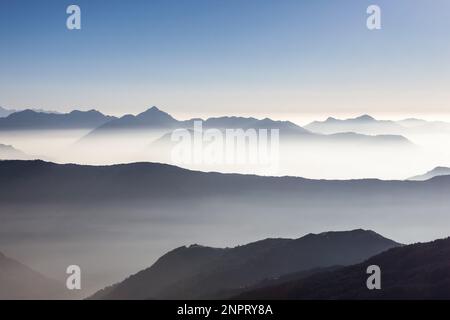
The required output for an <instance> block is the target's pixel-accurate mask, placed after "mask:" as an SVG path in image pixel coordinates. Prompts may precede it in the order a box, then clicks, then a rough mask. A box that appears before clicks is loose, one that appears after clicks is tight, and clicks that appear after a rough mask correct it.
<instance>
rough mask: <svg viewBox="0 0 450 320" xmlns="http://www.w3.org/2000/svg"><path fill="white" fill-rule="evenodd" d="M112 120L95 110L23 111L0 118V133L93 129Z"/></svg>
mask: <svg viewBox="0 0 450 320" xmlns="http://www.w3.org/2000/svg"><path fill="white" fill-rule="evenodd" d="M113 119H114V117H110V116H105V115H104V114H102V113H100V112H98V111H95V110H90V111H78V110H75V111H72V112H70V113H64V114H60V113H48V112H37V111H34V110H24V111H19V112H15V113H12V114H10V115H9V116H7V117H6V118H0V131H2V130H3V131H4V130H53V129H59V130H64V129H93V128H96V127H98V126H100V125H102V124H105V123H106V122H109V121H111V120H113Z"/></svg>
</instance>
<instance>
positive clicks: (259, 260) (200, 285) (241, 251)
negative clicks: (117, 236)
mask: <svg viewBox="0 0 450 320" xmlns="http://www.w3.org/2000/svg"><path fill="white" fill-rule="evenodd" d="M398 245H399V244H398V243H396V242H394V241H391V240H389V239H386V238H383V237H382V236H380V235H379V234H376V233H375V232H372V231H365V230H354V231H347V232H326V233H321V234H308V235H306V236H304V237H302V238H299V239H295V240H292V239H266V240H262V241H258V242H254V243H250V244H247V245H244V246H239V247H235V248H225V249H218V248H210V247H203V246H199V245H192V246H190V247H180V248H177V249H175V250H173V251H171V252H169V253H167V254H166V255H164V256H162V257H161V258H160V259H159V260H158V261H157V262H156V263H155V264H154V265H153V266H151V267H150V268H148V269H146V270H143V271H141V272H139V273H137V274H135V275H133V276H131V277H129V278H128V279H126V280H124V281H123V282H121V283H119V284H116V285H114V286H112V287H109V288H106V289H105V290H103V291H100V292H98V293H97V294H95V295H94V296H93V297H92V298H93V299H196V298H200V299H209V298H224V297H227V295H228V294H229V293H230V292H235V291H236V290H242V288H245V287H249V286H252V285H255V284H257V283H259V282H260V281H263V280H264V279H272V278H278V277H280V276H283V275H285V274H289V273H293V272H300V271H306V270H310V269H313V268H319V267H330V266H334V265H349V264H353V263H355V262H360V261H363V260H364V259H366V258H367V257H370V256H372V255H374V254H377V253H379V252H382V251H384V250H386V249H389V248H392V247H395V246H398Z"/></svg>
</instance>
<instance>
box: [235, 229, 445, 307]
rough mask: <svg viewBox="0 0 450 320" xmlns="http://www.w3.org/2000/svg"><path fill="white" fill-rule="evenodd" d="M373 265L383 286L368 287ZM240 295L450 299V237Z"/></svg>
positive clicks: (248, 297) (241, 296) (389, 251)
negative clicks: (378, 287) (373, 288)
mask: <svg viewBox="0 0 450 320" xmlns="http://www.w3.org/2000/svg"><path fill="white" fill-rule="evenodd" d="M369 265H377V266H379V267H380V269H381V290H368V289H367V287H366V280H367V278H368V275H367V274H366V270H367V267H368V266H369ZM235 298H237V299H446V300H448V299H450V238H447V239H444V240H436V241H433V242H428V243H418V244H413V245H408V246H403V247H399V248H393V249H391V250H388V251H386V252H383V253H381V254H378V255H376V256H374V257H372V258H370V259H368V260H367V261H365V262H363V263H360V264H357V265H354V266H349V267H344V268H341V269H338V270H335V271H328V272H321V273H316V274H314V275H311V276H309V277H306V278H304V279H300V280H298V281H289V282H286V283H284V284H281V285H275V286H269V287H265V288H259V289H256V290H252V291H249V292H245V293H242V294H240V295H237V296H235Z"/></svg>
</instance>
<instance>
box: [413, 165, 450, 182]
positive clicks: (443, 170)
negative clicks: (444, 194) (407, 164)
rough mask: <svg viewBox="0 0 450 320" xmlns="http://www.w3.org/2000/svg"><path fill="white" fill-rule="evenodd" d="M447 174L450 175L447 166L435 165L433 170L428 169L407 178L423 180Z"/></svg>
mask: <svg viewBox="0 0 450 320" xmlns="http://www.w3.org/2000/svg"><path fill="white" fill-rule="evenodd" d="M447 175H450V168H447V167H436V168H434V169H433V170H431V171H428V172H427V173H425V174H422V175H418V176H414V177H411V178H409V179H408V180H413V181H425V180H429V179H432V178H434V177H439V176H447Z"/></svg>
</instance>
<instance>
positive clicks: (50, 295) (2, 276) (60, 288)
mask: <svg viewBox="0 0 450 320" xmlns="http://www.w3.org/2000/svg"><path fill="white" fill-rule="evenodd" d="M67 293H68V292H67V290H66V288H65V287H64V284H61V283H58V282H57V281H55V280H51V279H48V278H46V277H44V276H43V275H41V274H40V273H38V272H36V271H34V270H32V269H30V268H28V267H27V266H25V265H23V264H21V263H19V262H17V261H15V260H13V259H10V258H8V257H6V256H4V255H3V254H2V253H0V300H29V299H61V298H65V297H68V294H67Z"/></svg>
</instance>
